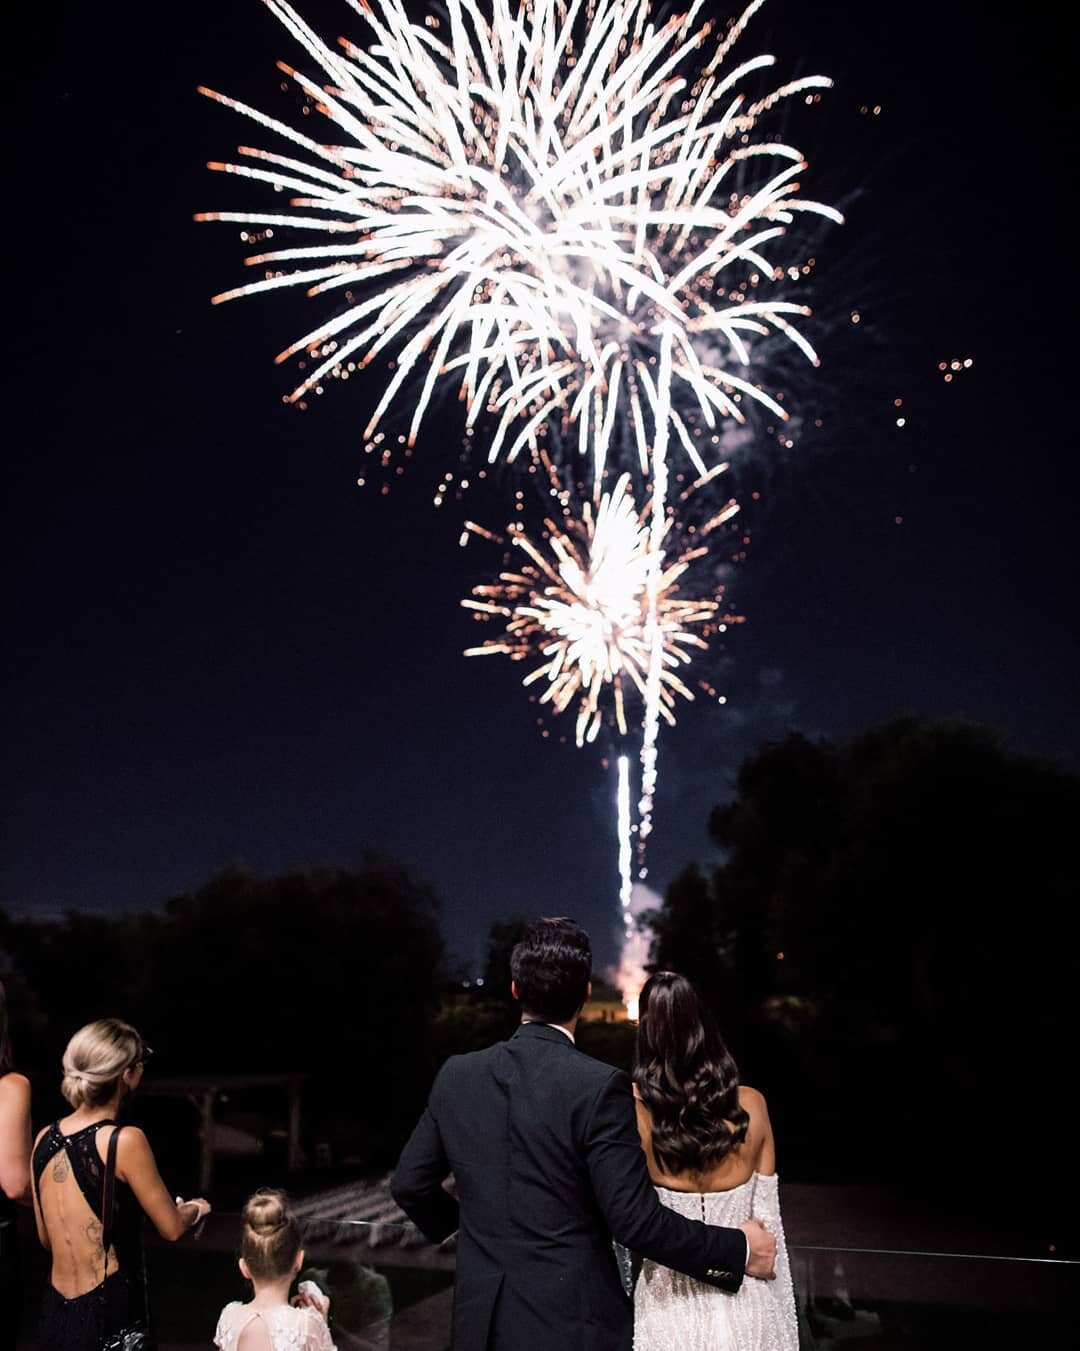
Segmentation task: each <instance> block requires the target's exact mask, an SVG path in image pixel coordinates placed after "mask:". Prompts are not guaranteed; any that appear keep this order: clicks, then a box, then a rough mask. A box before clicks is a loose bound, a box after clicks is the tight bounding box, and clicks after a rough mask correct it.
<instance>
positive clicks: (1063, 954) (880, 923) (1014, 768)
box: [653, 717, 1080, 1178]
mask: <svg viewBox="0 0 1080 1351" xmlns="http://www.w3.org/2000/svg"><path fill="white" fill-rule="evenodd" d="M1078 821H1080V779H1078V778H1077V777H1076V776H1075V775H1073V774H1070V773H1068V772H1066V771H1065V770H1063V769H1061V768H1058V767H1056V766H1054V765H1051V764H1047V763H1044V762H1040V761H1036V760H1032V759H1028V758H1025V757H1023V756H1020V755H1016V754H1012V753H1010V752H1008V751H1007V750H1006V749H1004V748H1003V747H1002V745H1001V744H1000V741H999V739H998V738H996V737H995V736H994V735H993V734H992V733H990V732H989V731H987V730H985V729H982V728H979V727H974V726H970V725H966V724H962V723H954V722H934V721H929V720H923V719H919V718H915V717H905V718H900V719H897V720H894V721H892V722H889V723H887V724H885V725H883V726H881V727H877V728H875V729H873V730H871V731H869V732H867V733H866V734H864V735H862V736H860V737H858V738H856V739H854V740H853V741H851V742H850V743H849V744H847V745H843V746H838V745H834V744H832V743H830V742H828V741H810V740H807V739H806V738H805V737H802V736H797V735H792V736H789V737H788V738H787V739H785V740H784V741H781V742H779V743H777V744H773V745H768V746H766V747H765V748H763V749H762V750H761V751H760V752H758V753H757V754H755V755H754V756H752V757H750V758H749V759H748V760H747V761H746V762H745V763H744V764H743V766H742V768H741V770H740V772H739V775H738V780H737V793H736V796H735V798H734V799H733V800H732V801H730V802H728V803H725V804H724V805H722V806H718V807H716V808H715V809H714V810H713V812H712V814H711V816H710V820H709V828H710V833H711V835H712V838H713V840H714V841H715V843H716V844H717V846H718V847H719V848H720V849H721V850H722V851H723V852H724V862H723V863H722V864H721V865H720V866H719V867H717V868H716V869H714V870H713V872H712V874H711V875H710V876H704V875H702V874H701V873H698V872H695V871H691V872H688V873H684V874H683V876H682V877H680V878H679V879H678V880H677V881H676V882H675V883H674V884H673V886H672V887H671V889H670V891H669V893H668V895H667V898H666V900H665V903H664V906H663V908H662V910H661V911H659V912H658V914H657V915H656V916H655V917H654V932H655V946H654V951H653V960H654V964H655V965H656V966H658V967H665V968H671V969H675V970H680V971H682V972H683V973H684V974H686V975H688V976H689V977H690V978H691V979H692V980H693V981H694V982H695V983H696V984H697V985H698V986H699V988H700V989H701V990H702V991H703V992H704V993H705V994H706V997H707V998H708V999H709V1000H710V1002H711V1003H712V1005H713V1007H714V1009H715V1011H716V1012H717V1014H718V1016H719V1019H720V1025H721V1028H722V1030H723V1032H724V1035H725V1037H726V1038H727V1039H728V1040H729V1044H730V1045H731V1047H732V1050H733V1051H734V1053H735V1055H736V1058H737V1059H738V1060H739V1062H740V1069H741V1070H742V1077H743V1079H744V1081H746V1082H749V1083H752V1084H755V1085H757V1086H759V1087H761V1088H763V1089H764V1090H766V1092H767V1093H768V1094H769V1097H770V1101H771V1102H772V1105H773V1111H774V1117H776V1118H778V1121H779V1128H780V1135H781V1138H782V1140H783V1148H784V1154H785V1159H786V1165H785V1171H786V1172H788V1174H789V1175H790V1174H791V1173H792V1172H793V1171H794V1172H796V1173H802V1174H803V1175H804V1176H817V1177H821V1176H822V1175H829V1174H831V1175H833V1176H848V1177H850V1176H852V1175H853V1174H854V1175H858V1174H862V1175H871V1176H875V1177H882V1176H891V1177H895V1176H898V1175H905V1174H908V1173H911V1174H915V1173H919V1172H922V1171H923V1170H924V1169H925V1163H926V1158H927V1153H928V1151H933V1150H935V1149H937V1148H938V1147H939V1143H940V1141H941V1139H942V1137H943V1135H944V1136H945V1137H946V1138H948V1139H950V1140H953V1141H956V1142H957V1145H958V1147H959V1149H960V1154H961V1156H962V1159H963V1168H964V1170H965V1171H966V1172H969V1173H970V1174H971V1176H972V1177H973V1178H977V1177H979V1176H990V1175H995V1174H997V1173H998V1172H999V1171H1000V1170H1001V1169H1003V1168H1005V1169H1007V1168H1008V1163H1007V1161H1008V1159H1009V1158H1010V1157H1011V1155H1012V1151H1013V1150H1014V1149H1015V1147H1016V1144H1017V1142H1018V1140H1020V1139H1021V1138H1022V1137H1023V1136H1024V1135H1025V1134H1026V1133H1027V1132H1030V1131H1036V1132H1037V1133H1038V1135H1039V1137H1040V1140H1041V1141H1042V1142H1043V1148H1040V1151H1039V1152H1040V1157H1042V1158H1047V1159H1050V1158H1052V1159H1054V1161H1055V1166H1057V1163H1058V1162H1059V1161H1060V1160H1062V1159H1064V1158H1065V1157H1066V1155H1068V1156H1069V1157H1071V1154H1072V1151H1071V1148H1069V1147H1067V1139H1066V1134H1065V1122H1066V1121H1067V1120H1068V1117H1067V1114H1066V1112H1065V1097H1066V1096H1067V1091H1068V1089H1067V1083H1068V1076H1067V1074H1066V1073H1065V1067H1066V1064H1067V1062H1068V1060H1069V1057H1070V1054H1071V1052H1070V1051H1069V1048H1068V1037H1067V1029H1068V1028H1069V1027H1070V1026H1071V1025H1072V1024H1073V1022H1074V1007H1075V998H1076V990H1077V978H1078V975H1080V968H1078V954H1077V937H1078V933H1077V929H1078V921H1077V907H1076V900H1077V888H1076V881H1075V862H1074V854H1075V832H1076V826H1077V822H1078ZM1044 1151H1045V1152H1044ZM988 1170H989V1171H988Z"/></svg>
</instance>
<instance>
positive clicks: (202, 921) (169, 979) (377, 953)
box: [0, 858, 443, 1159]
mask: <svg viewBox="0 0 1080 1351" xmlns="http://www.w3.org/2000/svg"><path fill="white" fill-rule="evenodd" d="M0 943H2V949H3V951H4V952H5V953H6V965H7V966H8V967H9V968H10V969H11V971H12V972H13V973H14V977H15V978H14V980H12V979H11V978H10V977H9V978H8V983H9V984H10V985H12V986H13V995H14V996H15V997H14V998H13V999H12V1004H13V1009H12V1013H13V1022H15V1024H16V1025H15V1027H14V1028H13V1032H14V1034H15V1038H16V1047H17V1050H18V1053H19V1058H20V1061H21V1063H22V1064H23V1065H25V1066H26V1067H27V1068H29V1069H32V1070H34V1071H35V1072H36V1073H35V1090H37V1087H38V1085H39V1084H40V1087H41V1090H42V1091H41V1093H40V1096H39V1095H38V1094H37V1091H35V1098H36V1101H39V1102H40V1104H41V1107H42V1108H44V1107H45V1106H46V1105H50V1104H48V1097H49V1093H50V1091H51V1086H52V1081H53V1079H58V1078H59V1068H58V1067H59V1061H60V1054H61V1051H62V1049H63V1046H64V1044H65V1042H66V1040H67V1038H68V1037H69V1036H70V1035H71V1033H72V1032H73V1031H74V1030H75V1029H76V1028H77V1027H79V1026H80V1025H81V1024H83V1023H85V1022H87V1021H88V1020H89V1019H91V1018H95V1017H99V1016H102V1015H106V1014H116V1015H118V1016H121V1017H124V1018H126V1019H128V1020H129V1021H131V1022H133V1023H134V1024H135V1026H136V1027H138V1028H139V1030H140V1032H141V1033H142V1034H143V1036H144V1037H145V1038H146V1040H147V1041H148V1042H149V1043H150V1044H151V1045H153V1046H154V1047H155V1050H156V1052H157V1054H156V1055H155V1059H154V1070H153V1072H154V1074H156V1075H171V1074H182V1073H197V1074H207V1073H213V1072H226V1073H244V1074H252V1073H259V1072H265V1073H280V1072H285V1071H299V1072H302V1073H304V1074H306V1075H307V1076H308V1086H307V1088H306V1090H305V1117H306V1119H307V1120H308V1121H309V1122H310V1123H312V1125H313V1126H317V1128H318V1130H319V1132H320V1134H323V1135H326V1136H328V1137H330V1138H336V1139H337V1140H338V1142H339V1144H340V1147H341V1148H342V1149H344V1148H347V1147H349V1145H350V1144H351V1147H352V1148H353V1149H354V1150H357V1149H359V1150H361V1151H362V1150H363V1149H364V1148H365V1147H366V1148H367V1149H368V1150H370V1151H371V1152H372V1154H373V1158H376V1159H377V1158H378V1157H379V1156H380V1155H386V1156H387V1157H390V1156H391V1155H392V1152H393V1150H394V1149H396V1147H397V1145H398V1144H399V1143H400V1140H401V1139H402V1138H403V1136H404V1133H405V1132H406V1131H407V1130H408V1128H409V1126H410V1125H411V1123H412V1120H413V1118H414V1117H415V1114H416V1112H417V1110H418V1107H419V1104H420V1103H421V1102H422V1101H423V1097H424V1094H425V1093H426V1090H427V1087H428V1083H429V1082H430V1076H431V1072H432V1068H433V1065H432V1061H433V1044H432V1022H433V1019H434V1015H435V1007H436V1003H437V1000H438V990H439V981H438V974H439V966H440V962H441V959H442V955H443V943H442V937H441V933H440V928H439V922H438V910H437V903H436V901H435V898H434V896H433V894H432V893H431V892H430V891H429V890H428V889H427V887H426V886H424V885H423V884H422V883H420V882H418V881H416V880H415V879H414V878H412V877H411V876H410V875H409V874H408V873H407V872H406V871H405V870H404V869H402V868H400V867H398V866H397V865H395V864H393V863H390V862H387V861H386V860H382V859H376V858H372V859H370V860H368V862H367V864H366V866H365V867H364V868H363V870H362V871H360V872H348V873H346V872H321V873H320V872H314V873H294V874H289V875H286V876H282V877H274V878H260V877H255V876H252V875H250V874H247V873H240V872H230V873H223V874H221V875H219V876H217V877H215V878H213V879H212V880H211V881H210V882H209V883H207V885H206V886H204V887H202V888H201V889H200V890H199V891H197V892H195V893H194V894H192V895H189V896H180V897H177V898H176V899H175V900H173V901H171V902H170V903H169V904H168V906H167V907H166V911H165V913H164V914H146V915H136V916H131V917H125V918H121V919H104V918H101V917H97V916H86V915H77V914H72V915H70V916H69V917H68V919H67V920H66V922H65V923H63V924H37V923H32V922H29V921H23V922H13V921H10V920H7V921H5V923H4V926H3V929H2V930H0ZM350 1136H351V1140H350V1139H349V1138H348V1137H350Z"/></svg>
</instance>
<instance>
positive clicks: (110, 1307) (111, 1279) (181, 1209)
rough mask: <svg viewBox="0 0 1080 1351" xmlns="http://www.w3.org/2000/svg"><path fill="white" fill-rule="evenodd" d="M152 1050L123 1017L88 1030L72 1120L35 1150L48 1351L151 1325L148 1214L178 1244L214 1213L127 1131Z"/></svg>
mask: <svg viewBox="0 0 1080 1351" xmlns="http://www.w3.org/2000/svg"><path fill="white" fill-rule="evenodd" d="M150 1054H151V1052H150V1048H149V1046H147V1045H146V1044H145V1043H144V1042H143V1040H142V1038H141V1037H140V1036H139V1034H138V1032H136V1031H135V1029H134V1028H133V1027H131V1026H129V1025H128V1024H127V1023H123V1022H120V1020H119V1019H117V1018H102V1019H100V1020H99V1021H98V1022H95V1023H88V1024H87V1025H86V1026H85V1027H83V1028H80V1029H79V1031H78V1032H76V1033H75V1035H74V1036H73V1037H72V1038H71V1040H70V1041H69V1042H68V1045H67V1050H66V1051H65V1052H64V1061H63V1067H64V1078H63V1082H62V1083H61V1085H60V1091H61V1092H62V1093H63V1095H64V1097H65V1098H66V1099H67V1101H68V1102H69V1103H70V1104H71V1107H72V1111H71V1113H70V1115H68V1116H66V1117H63V1118H62V1119H61V1120H59V1121H57V1122H55V1123H54V1124H53V1125H51V1126H48V1127H46V1129H45V1130H43V1131H42V1132H41V1134H40V1135H39V1136H38V1138H37V1140H36V1141H35V1143H34V1154H33V1169H32V1171H33V1184H34V1201H35V1207H34V1214H35V1218H36V1219H37V1228H38V1237H39V1238H40V1239H41V1242H42V1244H43V1245H44V1246H45V1247H46V1248H47V1249H48V1250H49V1251H50V1252H51V1254H52V1271H51V1273H50V1278H49V1284H48V1285H47V1287H46V1289H45V1299H44V1301H43V1304H42V1312H41V1326H40V1328H39V1331H38V1345H39V1347H41V1348H42V1349H43V1351H98V1349H99V1348H101V1347H102V1346H103V1345H104V1344H105V1342H106V1341H108V1340H109V1339H110V1338H113V1337H115V1336H117V1335H118V1334H120V1333H124V1332H128V1331H130V1330H133V1329H140V1328H141V1329H145V1328H146V1327H147V1318H148V1310H147V1308H146V1300H145V1277H144V1270H143V1253H142V1216H143V1214H145V1215H147V1216H148V1217H149V1219H150V1221H151V1223H152V1224H153V1225H154V1228H155V1229H156V1230H157V1231H158V1233H159V1234H160V1235H161V1236H162V1238H166V1239H169V1240H173V1239H178V1238H180V1236H181V1235H182V1234H185V1233H186V1232H187V1231H188V1230H189V1229H190V1228H192V1227H193V1226H194V1225H196V1224H198V1223H199V1222H200V1220H202V1219H203V1217H204V1216H205V1215H206V1214H207V1212H208V1211H209V1209H210V1206H209V1203H208V1202H206V1201H204V1200H203V1199H202V1198H199V1199H198V1200H194V1201H174V1200H173V1198H172V1196H170V1194H169V1192H168V1190H167V1189H166V1187H165V1184H164V1182H162V1180H161V1176H160V1174H159V1173H158V1170H157V1164H156V1163H155V1162H154V1155H153V1151H152V1150H151V1148H150V1144H149V1142H148V1141H147V1138H146V1136H145V1135H144V1134H143V1133H142V1131H141V1130H139V1129H138V1127H136V1126H123V1127H121V1126H119V1125H118V1124H117V1121H116V1117H117V1115H118V1114H119V1112H120V1109H121V1107H122V1105H123V1103H124V1102H125V1101H126V1100H127V1099H128V1098H129V1097H130V1096H131V1094H132V1093H134V1092H135V1090H136V1089H137V1088H138V1086H139V1082H140V1080H141V1079H142V1076H143V1068H144V1066H145V1064H146V1061H147V1059H148V1058H149V1056H150Z"/></svg>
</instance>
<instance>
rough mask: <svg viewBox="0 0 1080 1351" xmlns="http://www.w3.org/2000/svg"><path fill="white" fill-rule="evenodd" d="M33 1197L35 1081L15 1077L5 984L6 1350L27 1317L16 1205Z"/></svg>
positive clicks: (2, 1223)
mask: <svg viewBox="0 0 1080 1351" xmlns="http://www.w3.org/2000/svg"><path fill="white" fill-rule="evenodd" d="M29 1192H30V1081H29V1080H28V1079H27V1078H26V1076H25V1075H24V1074H17V1073H16V1072H15V1057H14V1054H13V1053H12V1050H11V1039H10V1037H9V1036H8V1016H7V996H6V994H5V993H4V985H3V982H2V981H0V1351H14V1347H15V1343H16V1340H17V1338H18V1335H19V1317H20V1314H21V1312H22V1277H21V1275H20V1271H19V1235H18V1232H17V1229H16V1216H17V1213H18V1212H17V1211H16V1205H17V1204H18V1202H20V1201H22V1202H24V1203H25V1202H26V1201H27V1200H28V1198H29Z"/></svg>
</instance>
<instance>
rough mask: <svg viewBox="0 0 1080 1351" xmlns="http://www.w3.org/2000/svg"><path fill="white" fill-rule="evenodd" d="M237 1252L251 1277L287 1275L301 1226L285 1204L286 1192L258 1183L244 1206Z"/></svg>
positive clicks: (292, 1260)
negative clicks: (258, 1187)
mask: <svg viewBox="0 0 1080 1351" xmlns="http://www.w3.org/2000/svg"><path fill="white" fill-rule="evenodd" d="M243 1218H244V1232H243V1235H242V1236H241V1239H240V1256H241V1257H242V1258H243V1259H244V1265H245V1266H246V1267H247V1272H246V1273H245V1274H246V1275H248V1276H249V1277H250V1278H251V1279H252V1280H275V1279H276V1278H278V1277H280V1276H287V1275H288V1274H289V1273H290V1272H291V1271H292V1270H293V1268H294V1266H295V1264H296V1256H297V1254H298V1253H299V1251H300V1227H299V1225H298V1224H297V1223H296V1220H295V1219H293V1217H292V1215H291V1214H290V1213H289V1209H288V1207H287V1206H286V1204H285V1193H284V1192H282V1191H274V1190H272V1189H271V1188H269V1187H261V1188H260V1189H259V1190H258V1191H257V1192H256V1193H255V1195H254V1196H250V1197H248V1201H247V1205H245V1206H244V1216H243Z"/></svg>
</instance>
